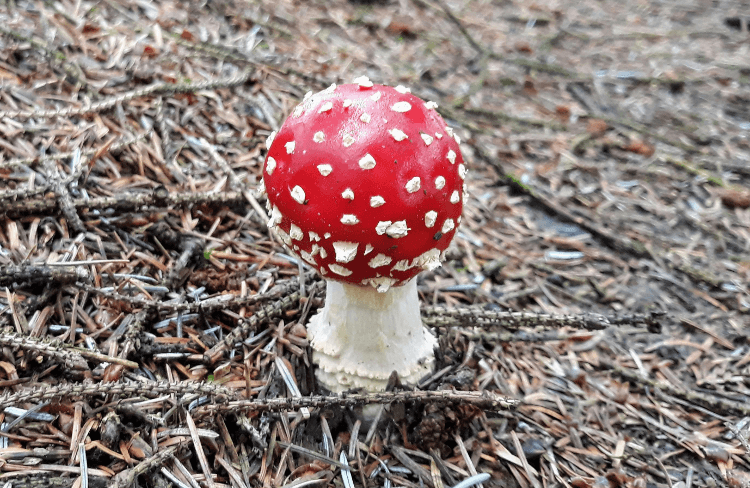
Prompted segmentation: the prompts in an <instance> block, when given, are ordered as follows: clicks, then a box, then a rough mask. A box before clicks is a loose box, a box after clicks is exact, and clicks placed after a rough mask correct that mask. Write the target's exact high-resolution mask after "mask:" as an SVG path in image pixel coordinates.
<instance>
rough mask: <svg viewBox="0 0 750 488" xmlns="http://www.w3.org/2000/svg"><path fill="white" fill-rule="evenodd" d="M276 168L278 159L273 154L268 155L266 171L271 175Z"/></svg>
mask: <svg viewBox="0 0 750 488" xmlns="http://www.w3.org/2000/svg"><path fill="white" fill-rule="evenodd" d="M275 169H276V160H275V159H273V158H272V157H271V156H268V159H266V173H268V174H269V175H272V174H273V170H275Z"/></svg>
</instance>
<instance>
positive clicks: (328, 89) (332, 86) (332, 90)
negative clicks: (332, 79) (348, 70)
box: [320, 83, 336, 93]
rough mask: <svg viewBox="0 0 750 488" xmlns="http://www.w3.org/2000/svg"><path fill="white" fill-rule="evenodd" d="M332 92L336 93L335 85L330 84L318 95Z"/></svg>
mask: <svg viewBox="0 0 750 488" xmlns="http://www.w3.org/2000/svg"><path fill="white" fill-rule="evenodd" d="M334 91H336V83H332V84H331V86H329V87H328V88H326V89H325V90H323V91H322V92H320V93H333V92H334Z"/></svg>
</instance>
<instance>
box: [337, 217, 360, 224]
mask: <svg viewBox="0 0 750 488" xmlns="http://www.w3.org/2000/svg"><path fill="white" fill-rule="evenodd" d="M341 223H342V224H344V225H354V224H358V223H359V219H358V218H357V216H356V215H354V214H344V215H342V216H341Z"/></svg>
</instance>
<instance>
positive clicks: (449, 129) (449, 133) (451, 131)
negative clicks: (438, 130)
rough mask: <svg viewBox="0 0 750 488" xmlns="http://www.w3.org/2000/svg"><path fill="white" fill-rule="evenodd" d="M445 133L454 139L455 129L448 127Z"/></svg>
mask: <svg viewBox="0 0 750 488" xmlns="http://www.w3.org/2000/svg"><path fill="white" fill-rule="evenodd" d="M445 133H446V134H448V135H449V136H451V137H453V128H452V127H446V128H445Z"/></svg>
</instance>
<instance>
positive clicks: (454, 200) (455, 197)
mask: <svg viewBox="0 0 750 488" xmlns="http://www.w3.org/2000/svg"><path fill="white" fill-rule="evenodd" d="M460 199H461V197H460V196H459V195H458V190H453V193H451V203H458V201H459V200H460Z"/></svg>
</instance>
